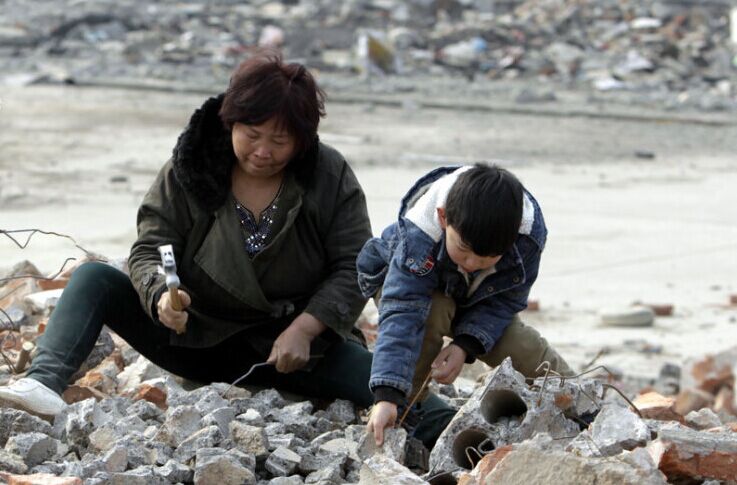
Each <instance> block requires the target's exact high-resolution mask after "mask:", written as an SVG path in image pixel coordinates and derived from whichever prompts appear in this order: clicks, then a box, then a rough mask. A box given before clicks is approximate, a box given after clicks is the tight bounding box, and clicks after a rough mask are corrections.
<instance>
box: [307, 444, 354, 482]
mask: <svg viewBox="0 0 737 485" xmlns="http://www.w3.org/2000/svg"><path fill="white" fill-rule="evenodd" d="M338 439H342V438H338ZM295 451H296V452H297V453H298V454H299V455H300V456H301V457H302V461H301V462H300V463H299V471H300V473H301V474H302V475H309V474H310V473H313V472H316V471H318V470H322V469H324V468H327V467H330V466H331V465H333V464H335V465H338V466H339V467H341V468H342V467H344V466H345V465H346V463H347V460H348V453H347V452H346V451H344V450H340V451H338V452H333V451H329V450H326V449H322V448H319V449H318V450H317V452H316V453H314V452H310V450H303V449H300V448H297V449H296V450H295Z"/></svg>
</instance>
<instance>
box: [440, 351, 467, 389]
mask: <svg viewBox="0 0 737 485" xmlns="http://www.w3.org/2000/svg"><path fill="white" fill-rule="evenodd" d="M465 363H466V351H465V350H463V349H462V348H460V347H459V346H457V345H453V344H450V345H448V346H447V347H445V348H444V349H443V350H441V351H440V353H439V354H438V356H437V357H435V360H434V361H433V363H432V369H433V371H432V377H433V379H435V381H437V382H439V383H440V384H453V381H455V380H456V377H458V374H460V373H461V370H463V364H465Z"/></svg>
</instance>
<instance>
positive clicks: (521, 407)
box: [479, 389, 527, 424]
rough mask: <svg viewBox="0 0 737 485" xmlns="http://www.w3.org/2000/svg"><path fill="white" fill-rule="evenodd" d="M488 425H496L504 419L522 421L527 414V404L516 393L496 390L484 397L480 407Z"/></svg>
mask: <svg viewBox="0 0 737 485" xmlns="http://www.w3.org/2000/svg"><path fill="white" fill-rule="evenodd" d="M479 408H480V409H479V410H480V411H481V415H482V416H483V417H484V419H485V420H486V422H487V423H489V424H496V423H498V422H499V420H500V419H502V418H510V419H518V420H519V421H522V419H524V417H525V414H526V413H527V404H525V402H524V401H523V400H522V398H521V397H519V394H517V393H516V392H514V391H510V390H508V389H495V390H493V391H489V392H488V393H486V395H485V396H484V399H483V400H482V401H481V405H480V406H479Z"/></svg>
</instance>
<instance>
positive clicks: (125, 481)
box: [109, 465, 169, 485]
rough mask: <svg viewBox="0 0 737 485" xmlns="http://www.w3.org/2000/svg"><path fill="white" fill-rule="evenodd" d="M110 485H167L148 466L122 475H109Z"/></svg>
mask: <svg viewBox="0 0 737 485" xmlns="http://www.w3.org/2000/svg"><path fill="white" fill-rule="evenodd" d="M109 483H110V485H168V483H169V482H168V481H167V480H166V479H165V478H164V477H162V476H159V475H157V474H156V472H155V471H154V468H153V467H151V466H149V465H144V466H139V467H137V468H134V469H133V470H128V471H127V472H124V473H111V474H110V481H109Z"/></svg>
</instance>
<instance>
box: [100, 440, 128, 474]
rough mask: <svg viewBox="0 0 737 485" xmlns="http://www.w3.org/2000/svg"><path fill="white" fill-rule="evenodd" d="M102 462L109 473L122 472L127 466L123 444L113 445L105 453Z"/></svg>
mask: <svg viewBox="0 0 737 485" xmlns="http://www.w3.org/2000/svg"><path fill="white" fill-rule="evenodd" d="M102 462H103V464H104V466H105V471H107V472H109V473H114V472H124V471H125V469H126V468H128V450H127V449H126V448H125V447H124V446H114V447H112V448H110V449H109V450H108V451H107V452H106V453H105V455H104V456H103V457H102Z"/></svg>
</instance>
